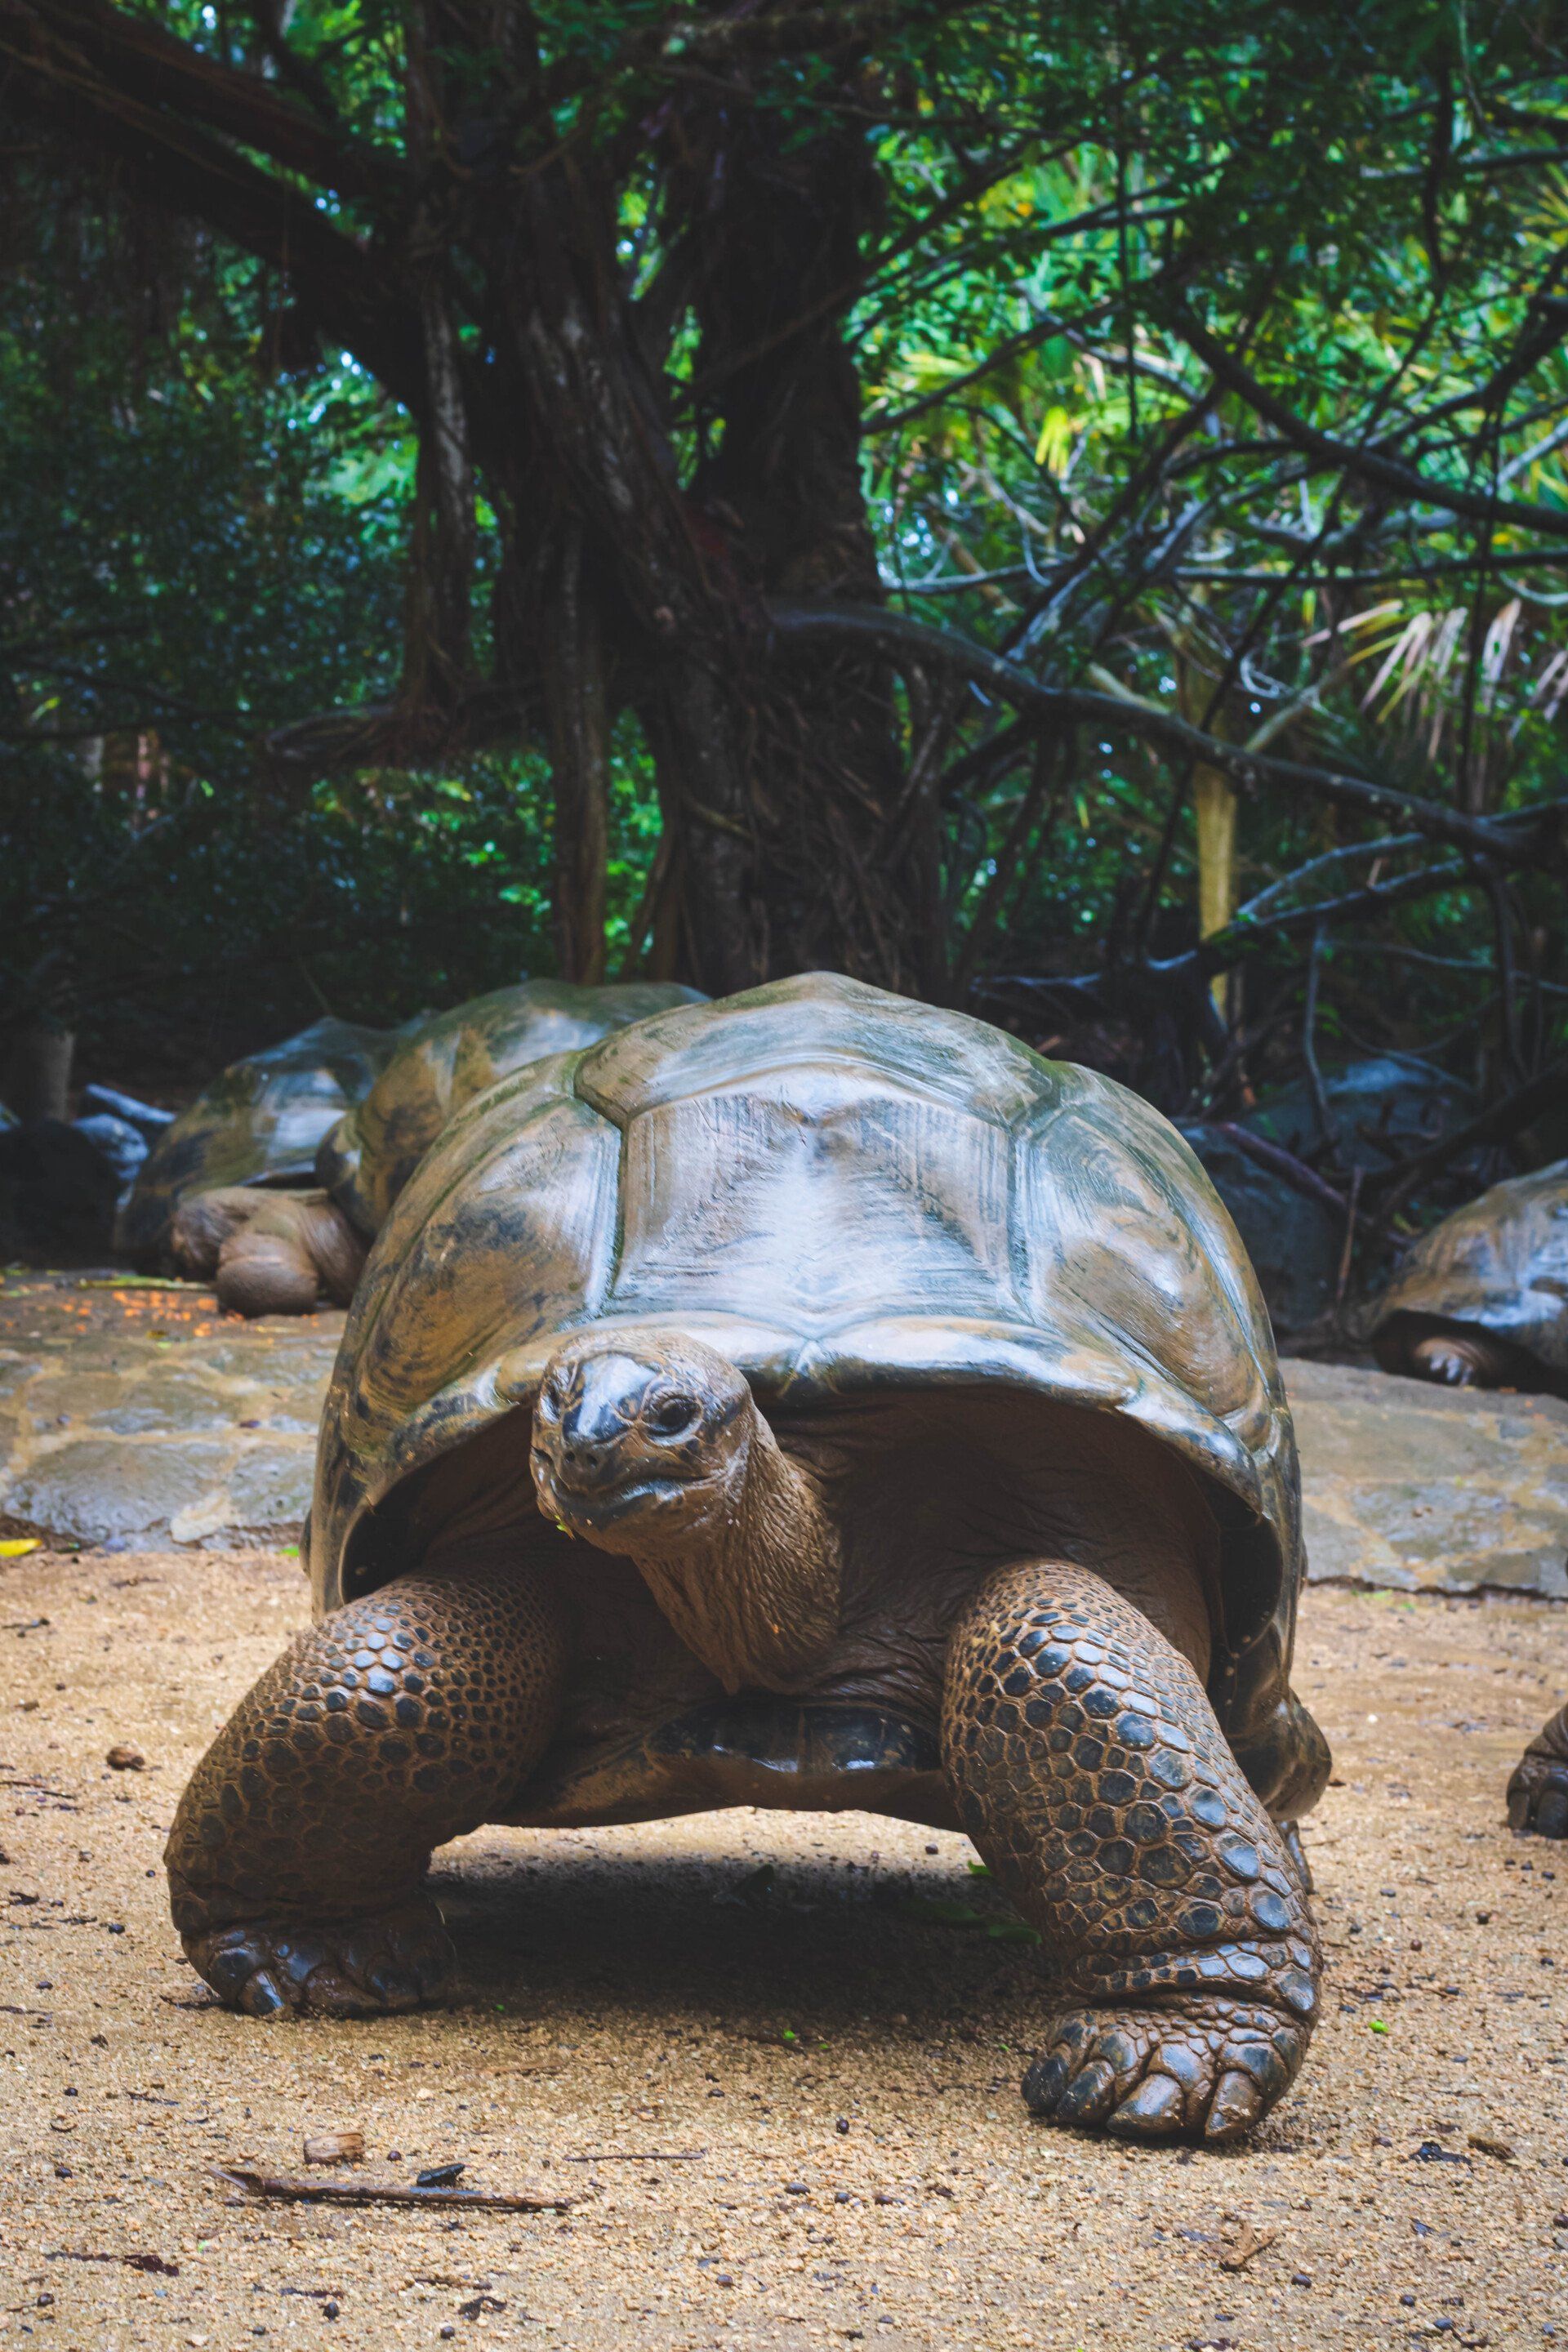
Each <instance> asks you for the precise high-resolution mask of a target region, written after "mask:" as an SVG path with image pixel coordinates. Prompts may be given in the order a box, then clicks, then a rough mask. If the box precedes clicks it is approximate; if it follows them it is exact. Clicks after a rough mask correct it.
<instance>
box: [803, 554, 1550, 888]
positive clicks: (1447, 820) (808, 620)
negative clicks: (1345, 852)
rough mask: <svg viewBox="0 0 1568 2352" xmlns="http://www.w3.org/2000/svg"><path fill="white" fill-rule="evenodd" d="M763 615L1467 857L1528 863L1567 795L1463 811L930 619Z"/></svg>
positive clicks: (862, 612) (810, 612) (829, 612)
mask: <svg viewBox="0 0 1568 2352" xmlns="http://www.w3.org/2000/svg"><path fill="white" fill-rule="evenodd" d="M1564 520H1568V518H1564ZM769 617H770V619H771V621H772V624H773V628H774V629H775V630H776V631H778V632H779V633H780V634H781V635H789V636H801V637H804V636H824V637H835V636H837V637H855V636H859V637H869V638H871V639H874V640H875V641H876V642H877V643H879V644H880V645H883V646H887V647H888V649H889V656H890V657H891V658H894V659H896V658H897V656H898V655H899V653H900V652H902V653H903V655H904V656H905V658H906V659H907V660H910V661H915V662H922V663H926V664H930V663H933V662H934V663H937V664H941V665H945V666H946V667H949V668H952V669H958V670H962V671H963V673H964V674H965V675H966V676H967V677H971V678H973V680H974V681H975V682H976V684H978V685H982V686H985V687H988V688H990V689H991V690H992V691H993V692H994V693H995V694H997V695H999V696H1001V697H1002V698H1003V699H1004V700H1005V701H1007V702H1010V703H1011V704H1012V705H1013V706H1014V708H1015V709H1018V710H1020V711H1028V712H1029V713H1031V714H1032V715H1033V716H1034V717H1035V718H1036V719H1037V722H1044V721H1047V720H1053V719H1054V720H1056V721H1058V723H1059V724H1060V725H1062V726H1063V727H1069V726H1073V725H1090V726H1095V727H1099V728H1100V729H1101V730H1119V731H1121V732H1125V733H1128V734H1132V735H1138V736H1141V737H1142V738H1143V739H1144V740H1146V741H1148V742H1152V743H1155V744H1157V745H1159V746H1160V747H1161V748H1162V749H1163V750H1165V751H1170V752H1173V753H1176V754H1179V755H1180V756H1181V757H1182V758H1184V759H1194V760H1201V761H1205V763H1206V764H1207V765H1208V766H1209V767H1211V768H1217V769H1218V770H1219V771H1220V772H1221V773H1222V774H1224V775H1227V776H1230V777H1232V778H1234V780H1235V781H1236V782H1237V783H1239V784H1260V785H1268V784H1272V785H1276V786H1278V787H1279V788H1280V789H1282V790H1284V791H1287V792H1292V793H1310V794H1312V795H1314V796H1315V797H1317V798H1318V799H1321V800H1326V801H1329V802H1331V803H1334V804H1335V805H1337V806H1339V807H1342V808H1352V809H1355V810H1357V811H1358V812H1360V813H1361V814H1363V815H1366V816H1371V817H1375V818H1378V819H1380V820H1382V821H1384V822H1387V821H1389V820H1391V819H1393V820H1397V821H1398V822H1399V823H1400V824H1404V825H1407V826H1410V827H1413V828H1414V829H1415V831H1416V832H1418V833H1421V834H1425V835H1427V836H1428V837H1429V838H1430V839H1432V840H1434V841H1447V842H1450V843H1452V844H1453V845H1454V846H1455V847H1456V848H1458V849H1464V850H1468V852H1469V853H1470V854H1471V855H1472V856H1481V857H1500V858H1501V859H1502V860H1503V861H1504V862H1505V863H1507V864H1510V865H1530V864H1534V863H1537V862H1538V861H1539V860H1540V857H1541V855H1542V837H1543V836H1544V837H1545V838H1547V839H1550V837H1551V835H1552V834H1553V833H1555V832H1557V831H1558V830H1559V824H1560V820H1561V818H1562V815H1563V812H1564V811H1565V810H1568V800H1557V801H1545V802H1542V803H1539V804H1538V805H1537V806H1536V807H1534V808H1531V809H1521V810H1518V811H1515V812H1514V813H1513V814H1511V815H1510V816H1509V817H1507V818H1496V817H1493V818H1482V817H1472V816H1466V815H1463V814H1460V812H1459V811H1458V810H1456V809H1449V808H1445V807H1443V806H1442V805H1441V804H1440V803H1437V802H1436V801H1424V800H1417V799H1416V798H1415V795H1414V794H1413V793H1401V792H1395V791H1394V788H1393V787H1392V786H1391V785H1387V784H1374V783H1372V782H1368V781H1367V779H1366V778H1365V777H1363V776H1349V775H1345V774H1342V772H1339V771H1338V770H1336V769H1332V768H1320V767H1316V766H1308V765H1306V764H1304V763H1303V762H1302V761H1297V760H1279V759H1275V758H1274V757H1273V756H1272V755H1271V754H1269V753H1267V752H1261V751H1247V750H1246V749H1245V748H1243V747H1241V746H1239V745H1237V744H1234V743H1226V742H1222V741H1221V740H1220V739H1219V737H1218V736H1215V735H1208V734H1205V732H1204V730H1202V729H1201V728H1198V727H1192V726H1189V725H1188V724H1187V722H1186V720H1185V719H1178V718H1177V717H1176V716H1175V714H1174V713H1173V712H1169V713H1167V712H1165V711H1163V710H1157V709H1154V708H1153V707H1152V705H1150V704H1148V703H1146V702H1143V701H1123V700H1122V698H1121V696H1120V695H1112V694H1092V693H1089V692H1087V691H1086V690H1085V689H1084V688H1079V687H1049V686H1041V685H1040V684H1039V682H1038V681H1037V679H1035V678H1033V677H1030V675H1029V673H1028V671H1027V670H1026V669H1023V668H1021V667H1019V665H1018V664H1017V663H1016V662H1013V661H1009V660H1008V659H1007V657H1006V656H1005V655H1003V654H997V653H993V652H992V651H991V649H990V648H989V646H981V645H976V644H975V642H974V641H973V638H970V637H964V636H962V635H959V633H958V632H957V631H956V630H951V629H939V628H935V627H933V626H932V625H931V624H930V623H929V622H926V621H915V620H911V619H910V618H909V617H908V616H907V615H906V614H901V613H889V612H884V611H882V610H880V609H879V608H878V607H876V606H872V605H849V604H773V606H771V607H770V611H769ZM1521 827H1522V828H1523V835H1522V837H1521Z"/></svg>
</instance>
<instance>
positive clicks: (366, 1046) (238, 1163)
mask: <svg viewBox="0 0 1568 2352" xmlns="http://www.w3.org/2000/svg"><path fill="white" fill-rule="evenodd" d="M405 1034H406V1033H405V1031H404V1030H402V1029H368V1028H364V1027H363V1026H361V1025H360V1024H357V1023H355V1022H353V1021H337V1020H333V1019H332V1018H331V1016H330V1015H329V1017H328V1018H327V1019H325V1020H323V1021H315V1022H312V1023H311V1024H310V1028H309V1029H301V1030H300V1033H299V1034H298V1036H295V1037H286V1038H285V1039H284V1041H283V1043H282V1044H281V1045H269V1046H268V1049H267V1051H266V1052H265V1053H263V1054H247V1055H246V1056H245V1058H244V1060H243V1061H239V1062H231V1063H230V1064H229V1066H228V1067H227V1069H226V1070H225V1071H224V1072H223V1074H222V1075H221V1076H219V1077H216V1078H215V1079H214V1080H213V1083H212V1085H211V1086H210V1087H206V1088H205V1091H204V1092H203V1093H201V1094H200V1095H198V1096H197V1097H196V1099H195V1102H194V1103H193V1104H192V1105H191V1107H190V1108H189V1110H185V1111H182V1112H181V1114H180V1116H179V1118H177V1119H175V1120H174V1122H173V1123H172V1124H171V1125H170V1126H169V1127H166V1128H165V1129H163V1133H162V1134H161V1135H160V1136H159V1138H158V1139H157V1141H156V1142H155V1143H154V1144H153V1148H152V1150H150V1151H149V1153H148V1154H147V1157H146V1159H145V1160H143V1161H142V1167H141V1170H140V1171H139V1173H138V1175H137V1179H136V1183H135V1186H134V1188H133V1190H132V1193H131V1197H130V1199H129V1200H128V1201H127V1202H126V1203H125V1205H124V1207H123V1208H122V1209H121V1212H120V1215H119V1217H118V1219H117V1220H116V1223H115V1229H114V1245H115V1247H116V1249H117V1250H119V1251H120V1252H121V1254H122V1255H124V1256H127V1257H132V1258H135V1259H137V1260H139V1261H141V1262H142V1263H147V1264H156V1263H157V1262H159V1261H160V1260H162V1259H163V1258H164V1257H165V1256H166V1255H168V1254H169V1252H170V1250H171V1247H172V1245H173V1233H174V1223H175V1220H176V1217H177V1214H178V1212H179V1210H180V1207H181V1204H182V1202H184V1201H186V1200H187V1199H189V1198H190V1197H191V1196H192V1195H193V1194H195V1193H198V1192H212V1191H214V1190H216V1188H218V1187H219V1186H223V1187H227V1188H230V1189H236V1190H241V1189H242V1190H243V1191H245V1192H247V1193H248V1192H251V1191H252V1190H253V1189H254V1188H258V1187H261V1188H266V1187H271V1186H276V1185H300V1184H308V1183H309V1182H310V1178H311V1176H312V1175H313V1173H314V1171H315V1162H316V1151H317V1148H318V1147H319V1145H320V1143H321V1138H322V1137H323V1136H324V1135H326V1134H328V1133H330V1132H331V1129H332V1128H334V1127H335V1126H336V1125H337V1123H338V1121H339V1119H340V1118H342V1115H343V1113H344V1111H345V1110H346V1109H347V1108H349V1105H350V1104H351V1103H356V1102H358V1100H359V1098H360V1097H361V1096H362V1095H363V1094H364V1093H365V1091H366V1089H367V1088H368V1087H370V1085H371V1083H372V1081H373V1080H374V1077H375V1076H376V1074H377V1072H378V1071H379V1070H380V1069H381V1068H382V1067H383V1066H384V1064H385V1062H386V1061H387V1059H388V1057H389V1056H390V1055H392V1054H394V1053H395V1052H396V1050H397V1048H398V1046H399V1045H401V1044H402V1043H403V1040H404V1037H405ZM175 1255H179V1252H178V1250H177V1249H176V1251H175Z"/></svg>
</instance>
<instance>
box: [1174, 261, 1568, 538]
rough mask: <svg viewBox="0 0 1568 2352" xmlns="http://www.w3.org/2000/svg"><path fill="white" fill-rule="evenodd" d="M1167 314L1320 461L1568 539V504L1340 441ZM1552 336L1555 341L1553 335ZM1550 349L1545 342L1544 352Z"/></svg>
mask: <svg viewBox="0 0 1568 2352" xmlns="http://www.w3.org/2000/svg"><path fill="white" fill-rule="evenodd" d="M1169 317H1170V321H1171V324H1172V327H1173V330H1174V331H1175V332H1176V333H1177V334H1179V335H1180V336H1181V338H1182V341H1184V343H1185V344H1186V345H1187V346H1188V348H1189V349H1190V350H1191V351H1192V352H1194V355H1195V356H1196V357H1197V358H1198V359H1200V360H1202V361H1203V362H1204V365H1205V367H1207V368H1210V369H1212V371H1213V372H1214V373H1215V375H1216V376H1217V377H1218V378H1219V380H1220V382H1221V383H1223V384H1225V385H1226V387H1227V388H1228V390H1230V391H1231V392H1234V393H1235V394H1237V398H1238V399H1241V400H1244V401H1245V402H1246V403H1247V406H1248V408H1250V409H1251V410H1252V412H1253V414H1254V415H1257V416H1260V417H1262V418H1263V419H1264V420H1265V422H1266V423H1268V424H1269V425H1273V427H1274V429H1275V431H1276V432H1277V433H1279V434H1281V435H1282V436H1284V438H1285V439H1286V440H1287V441H1289V443H1290V444H1291V445H1292V446H1293V447H1295V448H1297V449H1300V450H1302V451H1303V452H1304V453H1305V454H1306V455H1307V456H1309V457H1316V458H1317V459H1318V460H1319V461H1320V463H1321V464H1322V465H1324V466H1331V467H1333V468H1334V470H1335V471H1336V472H1338V473H1345V474H1354V475H1358V476H1359V477H1360V478H1361V479H1362V480H1363V481H1365V482H1372V483H1374V484H1375V485H1376V486H1377V488H1379V489H1383V490H1388V491H1392V492H1393V493H1394V496H1395V497H1396V498H1399V499H1408V500H1410V501H1411V502H1412V503H1414V504H1416V505H1421V506H1435V507H1442V508H1444V509H1446V510H1447V512H1448V513H1449V514H1457V515H1467V516H1468V517H1469V519H1470V520H1471V521H1473V522H1484V523H1487V524H1489V526H1490V527H1491V528H1492V529H1494V530H1501V529H1511V530H1538V531H1544V532H1546V533H1547V535H1548V536H1549V537H1550V538H1552V539H1568V509H1565V508H1561V507H1543V506H1535V505H1529V506H1527V505H1523V504H1521V502H1520V501H1519V500H1517V499H1491V498H1488V497H1487V496H1486V494H1485V493H1484V492H1483V491H1479V490H1467V489H1465V488H1462V487H1461V486H1460V485H1459V484H1458V483H1455V482H1436V481H1434V480H1433V479H1432V478H1431V477H1430V476H1429V475H1426V474H1423V473H1422V472H1420V470H1419V469H1418V468H1417V467H1415V466H1406V465H1405V464H1404V463H1402V461H1401V460H1400V459H1398V458H1397V457H1385V456H1384V454H1383V452H1382V451H1381V450H1377V449H1358V448H1356V447H1354V446H1352V444H1351V443H1349V442H1347V441H1340V440H1336V438H1335V437H1334V436H1333V435H1332V434H1331V433H1324V432H1322V431H1321V429H1320V428H1319V426H1317V425H1309V424H1308V422H1307V420H1306V418H1305V417H1303V416H1298V415H1297V414H1296V412H1295V410H1294V409H1293V408H1291V407H1289V405H1288V404H1287V403H1286V402H1284V401H1283V400H1280V399H1279V397H1278V396H1277V395H1276V394H1274V393H1271V392H1270V391H1269V390H1268V387H1267V386H1266V385H1264V384H1261V383H1258V378H1257V377H1256V376H1255V375H1254V374H1253V373H1252V372H1251V370H1250V369H1249V368H1247V367H1244V366H1243V364H1242V362H1240V361H1239V360H1238V359H1237V358H1236V356H1235V355H1234V353H1232V352H1229V351H1227V350H1226V346H1225V345H1224V343H1222V342H1221V341H1219V340H1218V339H1217V337H1215V336H1214V335H1211V334H1210V333H1209V331H1208V329H1207V328H1206V327H1205V326H1204V325H1202V324H1201V322H1200V321H1199V320H1197V319H1195V318H1194V316H1193V314H1192V312H1191V311H1190V310H1187V309H1186V308H1185V306H1184V305H1174V306H1173V307H1172V309H1171V310H1170V312H1169ZM1559 332H1561V329H1559ZM1552 341H1556V336H1555V335H1554V336H1553V337H1552ZM1548 348H1550V346H1548V345H1544V344H1543V345H1542V355H1543V354H1544V351H1545V350H1546V349H1548Z"/></svg>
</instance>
